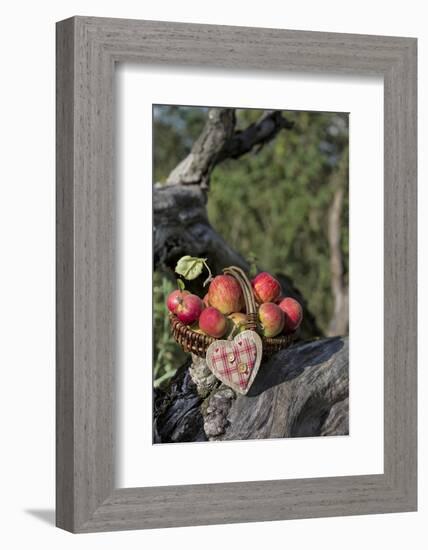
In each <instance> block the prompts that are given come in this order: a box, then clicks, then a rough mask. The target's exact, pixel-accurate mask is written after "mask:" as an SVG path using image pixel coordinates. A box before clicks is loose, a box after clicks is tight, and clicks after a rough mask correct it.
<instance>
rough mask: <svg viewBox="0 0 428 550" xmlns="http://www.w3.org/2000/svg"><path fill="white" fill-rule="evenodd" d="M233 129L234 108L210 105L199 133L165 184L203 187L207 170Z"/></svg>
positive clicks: (214, 163)
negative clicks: (217, 107) (211, 106)
mask: <svg viewBox="0 0 428 550" xmlns="http://www.w3.org/2000/svg"><path fill="white" fill-rule="evenodd" d="M234 129H235V110H234V109H210V110H209V111H208V119H207V122H206V124H205V126H204V128H203V130H202V133H201V135H200V136H199V138H198V139H197V140H196V141H195V143H194V144H193V147H192V150H191V151H190V153H189V154H188V155H187V157H186V158H185V159H183V160H182V161H181V162H180V163H179V164H178V165H177V166H176V168H174V170H173V171H172V172H171V174H170V175H169V176H168V179H167V180H166V183H167V184H168V185H195V184H196V185H199V186H201V187H202V188H205V189H207V188H208V187H209V181H210V177H211V172H212V170H213V168H214V166H215V165H216V162H217V157H218V154H219V153H220V151H221V150H222V149H223V147H224V144H225V143H226V142H227V141H228V140H229V139H230V138H231V137H232V135H233V131H234Z"/></svg>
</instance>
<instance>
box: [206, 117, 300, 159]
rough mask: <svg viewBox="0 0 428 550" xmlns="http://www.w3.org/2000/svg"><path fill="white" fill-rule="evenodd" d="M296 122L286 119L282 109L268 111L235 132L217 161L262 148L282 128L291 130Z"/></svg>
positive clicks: (235, 157) (237, 156) (234, 157)
mask: <svg viewBox="0 0 428 550" xmlns="http://www.w3.org/2000/svg"><path fill="white" fill-rule="evenodd" d="M293 126H294V124H293V123H292V122H290V121H288V120H287V119H285V118H284V117H283V116H282V114H281V111H267V112H266V113H264V114H263V115H262V116H261V117H260V119H259V120H258V121H257V122H255V123H254V124H251V125H250V126H248V128H246V129H245V130H243V131H238V132H235V133H234V134H233V136H232V137H231V139H229V140H228V141H227V142H226V143H225V144H224V147H223V149H222V150H221V151H220V153H219V155H218V157H217V163H219V162H222V161H223V160H225V159H228V158H231V159H237V158H239V157H241V156H242V155H245V154H246V153H249V152H250V151H251V150H252V149H255V148H257V150H260V149H261V147H263V145H265V144H266V143H268V142H269V141H271V140H272V139H273V138H274V137H275V136H276V135H277V133H278V132H279V131H280V130H282V129H287V130H290V129H291V128H293Z"/></svg>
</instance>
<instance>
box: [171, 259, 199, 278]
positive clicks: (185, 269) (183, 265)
mask: <svg viewBox="0 0 428 550" xmlns="http://www.w3.org/2000/svg"><path fill="white" fill-rule="evenodd" d="M205 261H206V260H205V258H192V256H183V257H182V258H180V259H179V260H178V262H177V265H176V267H175V272H176V273H178V274H179V275H182V276H183V277H184V278H185V279H187V280H188V281H192V280H193V279H196V277H199V275H200V274H201V273H202V269H203V267H204V263H205Z"/></svg>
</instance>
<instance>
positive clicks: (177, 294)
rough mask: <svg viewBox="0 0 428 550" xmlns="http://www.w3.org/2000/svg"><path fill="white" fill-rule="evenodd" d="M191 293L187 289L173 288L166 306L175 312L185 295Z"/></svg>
mask: <svg viewBox="0 0 428 550" xmlns="http://www.w3.org/2000/svg"><path fill="white" fill-rule="evenodd" d="M188 294H190V292H189V291H187V290H173V291H172V292H171V293H170V294H169V295H168V298H167V299H166V306H167V308H168V309H169V311H170V312H171V313H175V310H176V309H177V306H178V305H179V304H181V303H182V302H183V299H184V297H185V296H187V295H188Z"/></svg>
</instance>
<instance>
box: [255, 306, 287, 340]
mask: <svg viewBox="0 0 428 550" xmlns="http://www.w3.org/2000/svg"><path fill="white" fill-rule="evenodd" d="M259 321H260V323H261V325H262V332H263V335H264V336H267V337H269V338H273V337H274V336H277V335H278V334H279V333H280V332H282V329H283V328H284V322H285V319H284V312H283V311H282V310H281V309H280V307H279V306H277V305H276V304H273V303H271V302H266V303H264V304H261V306H260V307H259Z"/></svg>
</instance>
